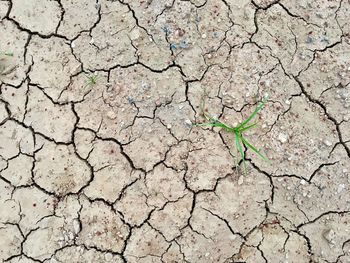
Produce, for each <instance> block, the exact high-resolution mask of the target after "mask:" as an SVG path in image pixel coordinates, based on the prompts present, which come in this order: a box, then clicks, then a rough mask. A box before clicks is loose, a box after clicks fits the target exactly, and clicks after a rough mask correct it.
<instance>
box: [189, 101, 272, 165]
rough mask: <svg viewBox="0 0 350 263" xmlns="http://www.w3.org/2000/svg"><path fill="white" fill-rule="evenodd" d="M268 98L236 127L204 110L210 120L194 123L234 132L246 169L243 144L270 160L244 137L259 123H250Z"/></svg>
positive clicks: (236, 144)
mask: <svg viewBox="0 0 350 263" xmlns="http://www.w3.org/2000/svg"><path fill="white" fill-rule="evenodd" d="M267 100H268V96H266V97H265V99H264V100H263V101H262V102H261V103H260V104H259V106H258V107H257V108H256V109H255V111H254V112H253V113H252V114H251V115H250V116H249V117H248V118H247V119H245V120H244V121H243V122H242V123H240V124H238V125H237V126H236V127H231V126H230V125H228V124H226V123H224V122H222V121H220V120H218V119H216V118H213V117H211V116H209V115H208V114H206V113H205V112H204V111H203V115H204V117H205V118H206V119H207V120H208V122H206V123H197V124H194V126H208V127H219V128H222V129H224V130H225V131H227V132H229V133H233V134H234V136H235V146H236V148H237V150H238V152H239V154H240V156H241V158H242V161H243V164H244V170H245V171H246V164H245V154H244V149H243V146H246V147H247V148H248V149H251V150H252V151H253V152H255V153H256V154H257V155H258V156H259V157H260V158H261V159H263V160H264V161H268V159H267V157H266V156H265V155H263V154H262V153H261V152H260V151H259V150H258V149H257V148H256V147H254V146H253V145H252V144H251V143H249V142H248V140H247V139H246V138H245V137H244V133H245V132H247V131H248V130H251V129H253V128H254V127H255V126H256V125H257V123H256V122H255V123H250V122H251V120H252V119H253V118H254V117H255V115H256V114H257V113H258V112H259V111H260V110H261V109H262V107H263V106H264V105H265V103H266V102H267Z"/></svg>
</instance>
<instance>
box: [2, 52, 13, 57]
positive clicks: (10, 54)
mask: <svg viewBox="0 0 350 263" xmlns="http://www.w3.org/2000/svg"><path fill="white" fill-rule="evenodd" d="M0 56H8V57H13V53H12V52H2V51H0Z"/></svg>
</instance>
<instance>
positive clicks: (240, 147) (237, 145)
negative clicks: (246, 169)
mask: <svg viewBox="0 0 350 263" xmlns="http://www.w3.org/2000/svg"><path fill="white" fill-rule="evenodd" d="M235 135H236V136H235V140H236V147H237V149H238V151H239V153H240V155H241V157H242V160H243V161H244V159H245V158H244V157H245V156H244V151H243V147H242V145H241V142H242V137H241V136H240V135H239V133H235Z"/></svg>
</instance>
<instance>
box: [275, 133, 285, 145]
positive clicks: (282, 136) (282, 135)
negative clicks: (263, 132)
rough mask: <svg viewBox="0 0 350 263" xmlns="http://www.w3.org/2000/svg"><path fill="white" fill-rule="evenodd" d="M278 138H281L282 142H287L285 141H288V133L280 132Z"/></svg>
mask: <svg viewBox="0 0 350 263" xmlns="http://www.w3.org/2000/svg"><path fill="white" fill-rule="evenodd" d="M277 140H279V141H280V142H281V143H285V142H287V141H288V135H287V134H285V133H280V134H279V135H278V138H277Z"/></svg>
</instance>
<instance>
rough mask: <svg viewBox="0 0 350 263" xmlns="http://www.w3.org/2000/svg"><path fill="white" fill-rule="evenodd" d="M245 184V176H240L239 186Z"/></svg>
mask: <svg viewBox="0 0 350 263" xmlns="http://www.w3.org/2000/svg"><path fill="white" fill-rule="evenodd" d="M242 184H243V176H240V177H239V178H238V185H242Z"/></svg>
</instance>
